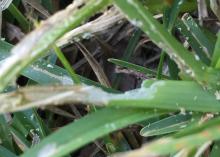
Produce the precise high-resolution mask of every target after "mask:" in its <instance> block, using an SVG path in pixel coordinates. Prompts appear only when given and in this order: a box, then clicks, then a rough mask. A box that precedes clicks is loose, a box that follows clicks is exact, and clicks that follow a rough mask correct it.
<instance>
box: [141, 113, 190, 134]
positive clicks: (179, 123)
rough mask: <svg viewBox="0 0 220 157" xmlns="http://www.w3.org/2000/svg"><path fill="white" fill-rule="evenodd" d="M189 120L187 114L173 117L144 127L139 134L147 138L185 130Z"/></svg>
mask: <svg viewBox="0 0 220 157" xmlns="http://www.w3.org/2000/svg"><path fill="white" fill-rule="evenodd" d="M191 119H192V115H190V114H189V113H186V114H177V115H173V116H170V117H167V118H164V119H162V120H159V121H157V122H154V123H152V124H150V125H148V126H145V127H144V128H142V129H141V131H140V134H141V135H142V136H145V137H149V136H156V135H163V134H168V133H173V132H176V131H179V130H181V129H183V128H185V127H186V126H187V125H188V124H189V123H190V122H191Z"/></svg>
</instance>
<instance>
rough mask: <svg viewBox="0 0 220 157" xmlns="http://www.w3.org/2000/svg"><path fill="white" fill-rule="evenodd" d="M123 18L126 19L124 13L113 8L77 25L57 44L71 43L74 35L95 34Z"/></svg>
mask: <svg viewBox="0 0 220 157" xmlns="http://www.w3.org/2000/svg"><path fill="white" fill-rule="evenodd" d="M122 20H125V18H124V15H123V14H122V13H121V12H119V11H118V10H117V9H115V8H111V9H109V10H108V11H106V12H104V14H103V15H101V16H100V17H98V18H97V19H95V20H93V21H91V22H88V23H86V24H84V25H82V26H80V27H77V28H75V29H73V30H72V31H70V32H68V33H67V34H65V35H64V36H63V37H62V38H61V39H59V40H58V42H57V45H58V46H65V45H67V44H69V43H71V42H72V40H73V38H74V37H77V36H80V35H83V34H94V33H99V32H103V31H105V30H107V29H109V28H111V27H112V26H114V25H115V24H117V23H118V22H119V21H122Z"/></svg>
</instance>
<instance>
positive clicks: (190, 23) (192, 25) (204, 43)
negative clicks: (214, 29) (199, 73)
mask: <svg viewBox="0 0 220 157" xmlns="http://www.w3.org/2000/svg"><path fill="white" fill-rule="evenodd" d="M182 21H183V23H184V24H185V25H186V27H187V29H188V30H189V31H190V32H191V33H192V35H193V36H194V38H195V39H196V40H197V41H198V42H199V43H200V45H201V47H202V49H203V51H204V52H205V53H206V55H207V56H208V57H209V58H210V56H212V53H213V51H214V44H213V43H212V42H211V41H209V39H208V38H207V37H206V35H205V34H204V33H203V31H202V30H201V29H200V28H199V25H198V24H197V23H196V22H195V21H194V19H193V18H192V17H191V16H190V15H189V14H188V13H186V14H184V15H183V17H182Z"/></svg>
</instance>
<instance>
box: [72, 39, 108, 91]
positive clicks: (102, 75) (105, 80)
mask: <svg viewBox="0 0 220 157" xmlns="http://www.w3.org/2000/svg"><path fill="white" fill-rule="evenodd" d="M76 45H77V47H78V48H79V49H80V51H81V52H82V53H83V55H84V57H85V58H86V60H87V61H88V62H89V64H90V66H91V67H92V69H93V71H94V73H95V75H96V77H97V78H98V80H99V82H100V83H101V84H102V85H104V86H106V87H111V84H110V81H109V79H108V77H107V76H106V74H105V72H104V70H103V69H102V67H101V66H100V64H99V63H98V61H97V60H96V59H95V58H94V57H93V56H92V54H91V53H90V52H89V51H88V50H87V49H86V47H85V46H84V45H83V44H82V43H80V42H78V43H76Z"/></svg>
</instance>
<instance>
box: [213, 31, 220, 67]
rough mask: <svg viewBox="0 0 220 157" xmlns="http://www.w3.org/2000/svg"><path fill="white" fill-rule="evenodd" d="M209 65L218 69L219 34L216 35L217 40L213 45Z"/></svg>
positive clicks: (219, 52)
mask: <svg viewBox="0 0 220 157" xmlns="http://www.w3.org/2000/svg"><path fill="white" fill-rule="evenodd" d="M211 65H212V66H213V67H215V68H217V69H220V32H219V33H218V39H217V42H216V44H215V50H214V53H213V56H212V63H211Z"/></svg>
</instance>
